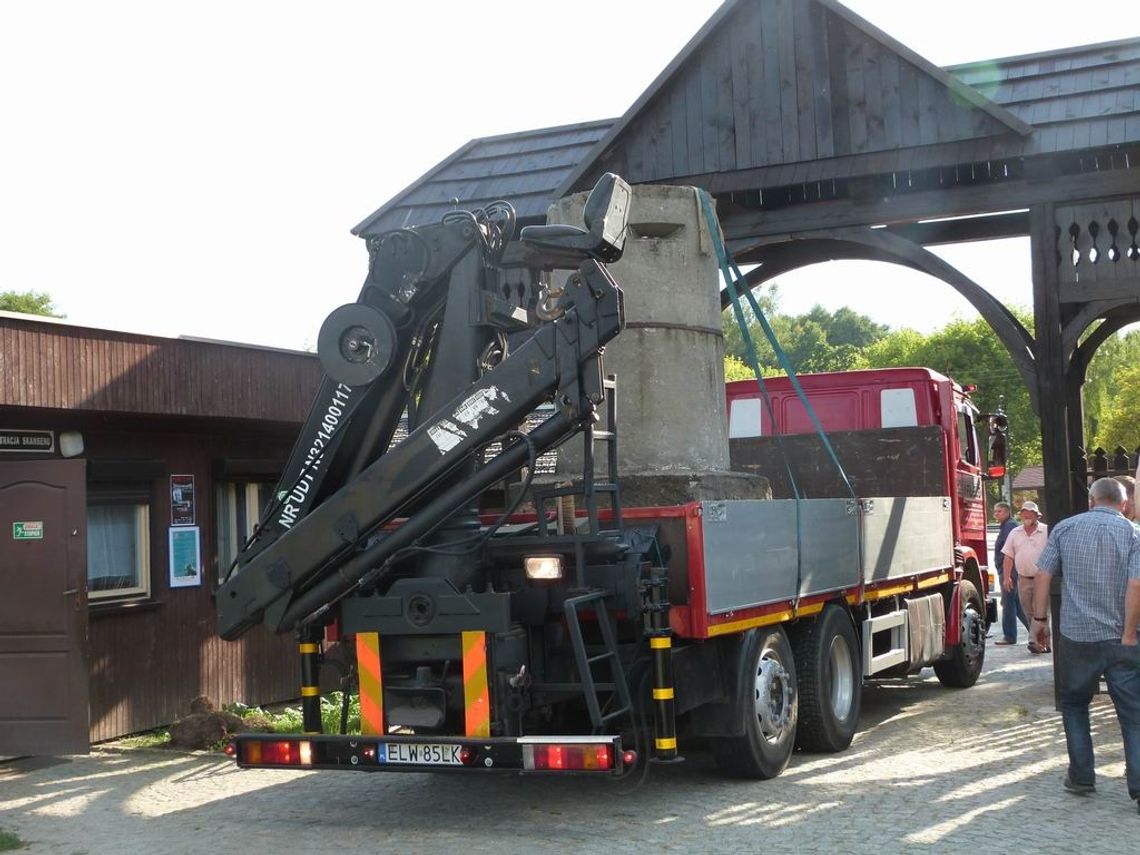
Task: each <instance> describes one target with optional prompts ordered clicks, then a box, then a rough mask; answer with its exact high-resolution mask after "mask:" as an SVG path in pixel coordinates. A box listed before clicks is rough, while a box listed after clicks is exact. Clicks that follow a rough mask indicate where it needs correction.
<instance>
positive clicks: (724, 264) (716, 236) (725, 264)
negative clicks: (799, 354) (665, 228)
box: [697, 188, 858, 499]
mask: <svg viewBox="0 0 1140 855" xmlns="http://www.w3.org/2000/svg"><path fill="white" fill-rule="evenodd" d="M697 195H698V196H699V197H700V200H701V210H702V211H703V212H704V215H705V222H706V223H707V225H708V229H709V236H710V237H711V238H712V243H713V248H714V249H715V250H716V255H717V262H718V264H719V265H720V273H721V276H722V277H723V279H724V287H725V290H726V291H727V292H728V296H729V299H731V300H732V311H733V314H734V315H735V316H736V323H737V324H738V325H739V326H740V333H741V335H742V336H743V337H744V346H745V349H746V351H747V353H748V361H749V363H751V367H752V371H753V373H754V374H755V375H756V383H757V385H758V386H759V387H760V396H761V397H762V398H763V400H764V405H765V407H766V408H767V410H768V417H769V419H770V420H771V423H772V431H773V434H774V435H775V437H776V442H777V445H778V447H779V449H780V453H781V454H782V455H783V457H784V466H785V468H786V469H787V471H788V478H789V479H790V481H791V485H792V492H793V494H794V495H795V497H796V499H799V498H800V491H799V487H798V486H797V484H796V479H795V477H794V476H793V475H792V469H791V465H790V463H789V461H788V454H787V452H786V451H785V450H784V446H783V443H782V442H781V441H780V433H779V431H778V430H777V428H776V419H775V415H774V413H773V411H772V402H771V400H770V398H769V396H768V390H767V387H766V386H765V385H764V378H763V377H762V376H761V372H760V360H759V358H758V357H757V355H756V346H755V344H754V342H753V341H752V334H751V332H750V331H749V329H748V324H747V323H746V322H745V320H744V310H743V309H742V308H741V305H740V295H739V289H738V287H737V283H738V282H744V275H743V274H742V273H741V272H740V268H739V267H737V266H736V262H735V261H733V260H732V258H731V256H730V255H729V254H728V250H727V248H726V247H725V245H724V241H723V240H722V239H721V233H720V223H719V222H718V221H717V218H716V214H715V213H714V210H713V205H712V200H711V199H710V197H709V194H708V193H707V192H705V191H704V190H702V189H700V188H697ZM734 277H735V278H734ZM743 291H744V296H745V298H746V299H747V300H748V305H749V307H750V308H751V309H752V313H753V314H754V315H755V316H756V319H757V321H759V322H760V328H761V329H762V330H764V335H765V336H767V338H768V341H769V342H770V343H771V345H772V350H773V351H775V354H776V359H777V360H778V361H779V363H780V367H781V368H783V369H784V371H785V372H787V375H788V380H790V381H791V384H792V388H793V389H795V391H796V395H797V396H798V397H799V399H800V402H801V403H802V404H803V405H804V409H805V410H806V411H807V414H808V418H810V419H811V423H812V425H813V426H814V427H815V430H816V433H817V434H819V438H820V441H821V442H822V443H823V447H824V449H826V451H827V453H828V456H829V457H831V462H832V463H834V464H835V468H836V470H837V471H838V472H839V477H840V479H842V481H843V484H844V486H845V487H846V488H847V492H848V493H850V494H851V498H852V499H856V498H858V497H857V496H856V495H855V489H854V488H853V487H852V486H851V482H850V481H849V480H848V479H847V473H846V472H845V471H844V470H843V464H841V463H840V462H839V458H838V457H837V456H836V454H835V449H834V448H833V447H832V445H831V440H830V439H828V437H827V432H826V431H825V430H824V429H823V424H822V423H821V422H820V420H819V416H817V415H816V412H815V407H813V406H812V405H811V401H809V400H808V397H807V395H806V394H804V390H803V387H802V386H801V385H800V381H799V379H797V377H796V371H795V369H794V368H793V367H792V364H791V362H790V361H789V360H788V355H787V354H786V353H784V349H783V348H782V347H780V342H779V341H778V340H777V339H776V333H775V332H774V331H773V329H772V327H771V325H770V324H769V323H768V318H767V317H766V316H765V315H764V311H763V310H762V309H761V308H760V304H759V303H758V302H757V301H756V297H755V296H753V294H752V289H751V288H744V289H743Z"/></svg>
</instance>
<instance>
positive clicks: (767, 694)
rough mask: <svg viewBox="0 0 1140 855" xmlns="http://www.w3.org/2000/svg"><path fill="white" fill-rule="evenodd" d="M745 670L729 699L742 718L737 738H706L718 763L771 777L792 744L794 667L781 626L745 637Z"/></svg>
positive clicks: (733, 770) (781, 766)
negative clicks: (741, 714)
mask: <svg viewBox="0 0 1140 855" xmlns="http://www.w3.org/2000/svg"><path fill="white" fill-rule="evenodd" d="M744 645H745V649H744V651H743V656H744V662H745V668H744V669H743V670H741V672H740V673H739V675H738V677H737V681H738V685H737V686H736V687H735V689H734V692H733V700H734V702H735V703H736V704H738V705H739V706H738V708H739V709H741V710H742V712H743V714H744V734H743V735H742V736H729V737H720V738H717V739H713V740H710V741H711V744H712V750H713V755H714V756H715V757H716V761H717V765H719V766H720V767H721V769H723V770H724V771H725V772H728V773H729V774H730V775H737V776H739V777H742V778H774V777H776V776H777V775H779V774H780V773H781V772H783V771H784V769H785V768H787V765H788V761H789V760H790V759H791V757H792V750H793V749H794V748H795V745H796V712H797V697H796V663H795V658H794V657H793V655H792V646H791V644H790V643H789V642H788V636H787V635H786V634H785V633H784V630H783V629H782V628H781V627H776V628H774V629H759V630H756V631H754V632H752V633H749V637H748V638H747V639H746V640H745V642H744Z"/></svg>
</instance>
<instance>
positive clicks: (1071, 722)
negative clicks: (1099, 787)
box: [1029, 478, 1140, 809]
mask: <svg viewBox="0 0 1140 855" xmlns="http://www.w3.org/2000/svg"><path fill="white" fill-rule="evenodd" d="M1089 501H1090V502H1091V504H1092V509H1091V510H1089V511H1087V512H1086V513H1083V514H1078V515H1077V516H1074V517H1069V518H1068V519H1066V520H1062V521H1061V522H1059V523H1057V525H1056V526H1055V527H1054V529H1053V536H1052V537H1050V538H1049V544H1048V545H1047V546H1046V547H1045V550H1044V551H1043V552H1042V553H1041V555H1040V556H1039V560H1038V562H1037V568H1038V569H1037V579H1038V585H1037V589H1036V592H1035V597H1034V599H1033V600H1032V601H1029V602H1030V603H1031V605H1032V608H1031V611H1030V614H1031V616H1032V618H1033V622H1032V624H1031V627H1032V629H1031V630H1030V632H1031V633H1032V634H1033V635H1035V636H1036V638H1037V640H1038V642H1039V643H1043V642H1044V641H1045V639H1046V638H1047V637H1048V633H1049V627H1048V623H1047V621H1046V620H1045V617H1046V615H1047V614H1048V608H1049V583H1050V581H1051V580H1052V578H1053V577H1054V576H1060V577H1061V627H1060V629H1061V642H1060V643H1061V650H1060V653H1061V655H1060V657H1059V661H1058V669H1059V670H1058V677H1059V678H1060V679H1059V681H1058V682H1059V685H1060V695H1061V716H1062V719H1063V721H1064V723H1065V742H1066V744H1067V745H1068V749H1069V773H1068V775H1066V776H1065V789H1066V790H1068V791H1069V792H1071V793H1076V794H1077V795H1088V794H1089V793H1092V792H1094V791H1095V790H1096V773H1095V768H1094V762H1093V745H1092V737H1091V735H1090V732H1089V702H1090V701H1091V700H1092V696H1093V694H1094V693H1095V692H1096V690H1097V688H1098V686H1099V684H1100V678H1101V676H1102V675H1103V677H1104V678H1105V681H1106V682H1107V683H1108V693H1109V695H1110V696H1111V697H1112V702H1113V704H1114V705H1115V706H1116V717H1117V719H1119V721H1120V732H1121V734H1122V735H1123V737H1124V761H1125V773H1126V776H1127V778H1128V795H1129V796H1130V797H1131V798H1133V799H1136V800H1137V802H1136V805H1137V808H1138V809H1140V646H1137V643H1136V626H1137V624H1138V623H1140V532H1138V531H1137V530H1136V527H1135V526H1133V525H1132V524H1131V523H1130V522H1129V521H1128V520H1126V519H1125V518H1124V516H1123V514H1122V513H1121V510H1122V508H1123V507H1124V501H1125V496H1124V488H1123V487H1122V485H1121V484H1120V483H1119V482H1117V481H1116V480H1114V479H1112V478H1100V479H1099V480H1097V481H1095V482H1094V483H1093V485H1092V487H1091V488H1089Z"/></svg>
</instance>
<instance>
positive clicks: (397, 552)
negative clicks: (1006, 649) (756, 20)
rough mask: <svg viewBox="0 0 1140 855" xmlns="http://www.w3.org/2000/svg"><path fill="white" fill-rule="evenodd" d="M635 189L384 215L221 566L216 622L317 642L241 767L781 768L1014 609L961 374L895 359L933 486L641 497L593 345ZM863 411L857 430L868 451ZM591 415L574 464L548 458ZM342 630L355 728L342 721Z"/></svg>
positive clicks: (617, 771)
mask: <svg viewBox="0 0 1140 855" xmlns="http://www.w3.org/2000/svg"><path fill="white" fill-rule="evenodd" d="M631 194H632V191H631V188H630V187H629V186H628V185H627V184H626V183H625V182H624V181H622V180H621V179H620V178H619V177H617V176H614V175H612V174H607V175H605V176H604V177H603V178H602V179H601V180H599V182H598V184H597V185H596V186H595V188H594V189H593V191H592V192H591V193H590V194H589V197H588V199H587V200H586V202H585V206H584V208H583V214H582V220H583V224H582V226H581V227H578V226H571V225H546V226H528V227H526V228H523V229H522V230H521V232H520V234H519V236H518V237H519V242H518V243H512V239H513V237H514V231H515V216H514V212H513V209H512V208H511V206H510V205H509V204H507V203H505V202H496V203H494V204H492V205H489V206H488V207H486V208H485V209H482V210H477V211H455V212H452V213H450V214H448V215H446V216H445V217H443V219H442V220H441V221H440V222H438V223H435V224H432V225H426V226H418V227H414V228H409V229H401V230H398V231H394V232H389V233H386V234H383V235H379V236H376V237H373V238H370V239H369V240H368V254H369V266H368V274H367V277H366V279H365V282H364V285H363V287H362V289H361V291H360V295H359V297H358V298H357V300H356V301H355V302H354V303H351V304H348V305H345V306H341V307H340V308H338V309H336V310H335V311H333V312H332V313H331V314H330V315H329V317H328V319H327V320H326V321H325V322H324V324H323V326H322V327H321V330H320V334H319V337H318V355H319V357H320V360H321V363H322V366H323V368H324V371H325V377H324V379H323V381H322V383H321V385H320V388H319V390H318V392H317V395H316V399H315V401H314V404H313V407H312V410H311V412H310V414H309V416H308V418H307V420H306V421H305V423H304V425H303V427H302V429H301V431H300V434H299V437H298V439H297V442H296V444H295V446H294V449H293V451H292V452H291V454H290V457H289V460H288V462H287V464H286V468H285V470H284V472H283V475H282V477H281V480H280V482H279V484H278V485H277V488H276V490H275V493H274V498H273V499H272V500H271V501H270V503H269V505H268V506H267V507H266V508H265V509H264V510H263V513H262V515H261V523H260V524H259V526H258V527H257V529H256V531H255V532H254V534H253V535H252V537H251V538H250V540H249V542H248V543H247V544H246V545H245V547H244V548H243V549H242V551H241V552H240V553H239V555H238V557H237V559H236V560H235V563H234V566H233V567H231V570H230V573H229V574H228V575H227V577H226V579H225V580H224V582H223V584H222V585H221V586H220V588H219V590H218V591H217V597H216V602H217V614H218V631H219V633H220V634H221V636H222V637H223V638H226V639H231V640H232V639H236V638H238V637H239V636H241V635H242V634H244V633H246V632H248V631H250V630H251V629H253V628H254V627H256V626H257V625H258V624H263V625H264V626H265V627H266V628H267V629H268V630H269V631H272V632H276V633H294V634H295V635H296V637H297V641H298V652H299V656H300V661H301V686H300V694H301V699H302V714H303V722H304V731H305V732H304V733H299V734H292V735H277V734H240V735H238V736H237V737H235V739H234V741H233V742H232V743H231V745H230V746H229V748H228V752H229V753H231V754H232V755H233V756H234V757H235V758H236V760H237V762H238V764H239V765H240V766H242V767H305V768H313V769H341V770H364V771H408V770H420V771H423V770H438V771H454V772H469V773H475V772H488V771H502V770H507V771H514V772H522V773H540V774H555V773H581V774H594V775H601V776H612V777H621V776H623V775H625V774H628V773H629V772H630V771H631V770H632V769H633V768H635V767H636V766H637V765H638V764H639V763H640V762H643V761H654V762H658V763H665V764H667V763H673V762H678V761H679V760H680V759H681V756H680V754H679V750H678V726H679V725H680V727H681V728H682V738H684V736H687V735H692V736H694V737H703V738H705V739H707V742H708V744H709V745H710V746H711V747H712V749H713V752H714V754H715V756H716V758H717V760H718V762H719V763H720V765H721V766H722V767H723V768H724V769H725V770H726V771H728V772H730V773H733V774H738V775H744V776H749V777H761V778H765V777H772V776H774V775H777V774H779V773H780V772H781V771H782V770H783V769H784V768H785V766H786V765H787V763H788V762H789V759H790V757H791V754H792V751H793V749H794V747H795V746H796V745H797V744H798V745H800V746H802V747H805V748H810V749H816V750H827V751H837V750H842V749H843V748H845V747H846V746H847V745H848V744H849V743H850V741H851V739H852V737H853V735H854V733H855V730H856V728H857V724H858V717H859V707H860V697H861V688H862V683H863V681H864V679H870V678H873V677H874V676H884V675H897V674H906V673H916V672H917V671H919V670H921V668H922V667H924V666H926V665H934V666H935V667H936V670H937V673H938V675H939V677H940V679H942V680H943V682H944V683H947V684H948V685H953V686H968V685H971V684H972V683H973V682H974V681H975V680H976V679H977V676H978V674H979V673H980V670H981V667H982V662H983V660H984V652H985V629H986V624H987V620H992V618H993V615H992V612H991V613H990V614H988V615H987V608H986V604H985V597H986V593H987V587H986V577H985V575H984V574H983V573H982V572H981V560H984V559H979V555H978V549H977V546H976V544H974V543H973V541H972V540H967V541H963V538H962V537H961V532H962V531H963V530H964V529H963V526H965V525H966V523H967V517H970V519H971V520H972V516H970V515H971V514H972V515H976V511H977V508H976V507H975V505H976V504H977V503H976V502H974V499H976V498H977V496H974V495H973V494H971V496H970V500H971V503H972V504H970V505H969V507H970V508H971V509H972V510H971V511H970V512H969V514H967V513H966V511H964V510H962V509H963V508H965V507H966V506H965V505H962V503H961V502H959V501H957V497H958V496H959V493H960V492H962V491H967V492H968V491H969V490H970V489H972V486H971V485H973V484H974V481H975V480H976V481H977V483H978V484H979V485H980V480H981V478H982V477H983V476H982V474H981V470H980V469H979V468H978V461H977V460H976V455H975V459H974V460H973V461H972V462H971V461H968V460H967V461H964V462H963V456H964V455H967V456H968V454H969V453H970V449H976V437H975V438H974V439H973V440H970V441H967V440H968V437H967V436H966V433H965V432H966V431H967V430H970V431H972V427H971V428H967V427H966V425H967V421H964V420H963V418H960V417H959V416H960V415H964V416H969V415H971V414H973V415H974V416H976V415H977V414H976V410H973V409H972V405H971V404H970V403H969V400H968V396H967V395H966V394H965V393H964V392H963V391H962V390H961V389H960V388H959V387H957V386H956V384H953V382H952V381H950V380H949V379H948V378H943V377H940V376H939V375H935V374H933V373H932V372H928V374H926V375H921V376H907V377H904V378H902V380H903V381H906V382H902V383H901V386H900V384H899V383H896V384H895V386H896V387H898V388H895V389H894V392H893V393H892V396H891V398H890V400H891V401H892V402H893V403H892V406H895V407H896V409H897V405H898V402H899V400H900V398H899V394H901V393H900V392H899V388H903V387H905V388H906V389H909V390H910V392H908V393H907V394H911V395H913V396H914V397H913V399H912V400H914V401H917V404H916V405H915V406H914V407H912V410H913V415H914V419H913V420H912V422H910V423H908V424H909V426H906V425H903V426H902V427H898V426H895V430H896V433H895V434H894V435H893V436H892V437H891V441H892V442H893V443H894V444H893V445H892V446H891V449H892V451H891V453H892V454H895V455H896V458H897V452H898V441H900V440H902V441H904V442H906V443H910V446H909V447H911V448H912V449H913V450H915V453H918V454H922V455H926V458H925V459H926V464H924V471H928V470H931V467H932V466H933V467H934V468H936V469H937V472H938V473H940V474H939V475H937V476H930V475H929V474H928V475H927V477H926V478H925V480H924V482H923V487H922V489H921V490H919V491H918V493H915V492H914V491H912V492H911V493H910V494H907V492H906V490H905V489H895V490H894V492H893V493H892V494H891V495H890V496H886V497H884V495H883V494H882V493H877V494H872V497H871V498H868V499H862V498H860V499H855V500H853V499H851V498H843V497H839V496H836V495H832V494H829V493H827V491H826V490H823V494H822V495H821V496H820V497H817V498H805V497H799V496H797V497H795V498H787V499H785V498H780V497H777V498H775V499H771V500H765V501H753V500H724V501H699V502H685V503H682V504H678V505H672V506H666V507H651V508H643V507H635V508H624V507H623V504H622V499H621V476H620V472H619V471H618V462H619V461H618V455H617V434H618V428H619V424H618V419H617V418H616V409H615V405H614V400H615V389H616V381H615V379H614V378H613V377H612V376H607V375H606V374H605V372H604V370H603V365H602V354H603V350H604V349H605V346H606V344H607V343H609V342H610V341H612V340H613V339H614V338H615V337H616V336H618V335H619V334H620V333H621V332H622V329H623V325H624V318H623V295H622V290H621V288H620V287H619V285H618V283H617V282H615V280H614V277H613V276H612V275H611V273H610V271H609V270H608V269H607V265H609V264H613V263H614V262H617V261H618V260H619V259H620V258H621V256H622V252H623V247H624V245H625V242H626V238H627V232H628V228H627V226H628V223H627V219H628V214H629V209H630V204H631ZM520 244H521V248H520ZM843 382H844V381H843V380H842V379H839V380H837V381H835V383H838V384H839V385H842V384H843ZM860 382H861V383H862V384H863V385H864V386H865V385H867V384H868V382H870V381H869V380H868V378H865V377H864V378H861V380H860ZM884 383H886V384H887V385H890V384H889V382H888V381H887V380H884ZM817 385H818V384H817ZM832 385H834V383H833V384H832ZM871 385H872V386H873V385H874V383H871ZM880 385H881V384H880ZM826 386H827V384H826V383H824V384H823V387H826ZM823 387H821V388H823ZM730 397H731V399H732V400H733V402H734V407H741V408H743V407H745V405H746V404H748V401H747V400H745V399H746V398H747V397H748V396H747V395H745V394H743V393H741V392H740V391H739V390H737V391H736V392H735V393H733V395H731V396H730ZM734 412H735V413H736V415H734V417H733V418H734V419H738V418H739V417H740V414H741V413H745V414H746V415H747V414H750V413H753V412H756V413H758V412H759V410H755V411H753V410H751V409H748V410H747V412H746V411H745V410H744V409H740V410H739V411H734ZM536 414H538V415H536ZM402 419H403V420H405V421H406V424H407V435H406V437H403V438H401V439H397V438H396V435H397V428H398V426H399V425H400V424H401V420H402ZM873 421H874V420H873V419H872V420H861V421H859V422H858V423H857V424H852V425H847V427H852V428H855V429H856V430H854V431H853V433H856V434H859V436H857V437H855V438H854V439H853V440H852V441H853V442H857V444H858V447H859V452H858V453H857V454H856V455H855V456H856V457H858V458H860V459H862V460H865V461H868V464H867V465H868V466H870V467H871V468H874V466H875V463H876V461H878V462H879V463H880V464H881V463H882V460H884V459H885V458H883V457H882V456H881V455H879V456H876V453H875V452H874V450H873V449H874V448H875V447H876V446H875V443H876V441H877V440H876V437H877V436H880V435H882V434H883V433H885V430H884V425H882V424H873V423H872V422H873ZM759 425H760V423H759V421H757V423H756V426H757V428H759ZM840 427H843V425H840ZM898 430H902V431H903V432H902V433H898V432H897V431H898ZM908 431H909V432H908ZM960 431H961V432H962V433H961V434H959V432H960ZM760 432H761V431H759V430H756V431H751V432H749V431H745V433H744V436H745V437H746V438H745V439H743V440H742V441H743V442H746V443H752V444H753V446H750V447H749V449H746V450H745V451H746V453H745V454H744V457H745V458H746V461H747V465H751V466H753V467H755V466H756V465H765V466H766V465H770V462H771V461H770V457H771V453H772V451H771V449H770V448H767V447H761V446H764V443H765V441H766V440H767V439H768V437H764V436H760V437H758V436H756V435H755V434H757V433H760ZM765 433H767V431H765ZM573 438H579V439H580V440H581V442H582V447H583V452H582V455H581V460H582V471H581V472H580V473H579V474H578V476H577V477H576V478H574V479H572V481H570V482H564V481H553V482H549V483H547V482H543V483H540V482H539V481H537V480H535V479H534V473H535V466H536V462H537V461H538V459H539V457H540V456H541V455H543V454H544V453H546V452H548V451H550V450H551V449H555V448H557V447H559V446H560V445H562V444H563V443H566V442H568V441H570V440H571V439H573ZM734 441H735V440H734ZM971 442H972V443H973V445H971ZM757 443H759V445H756V444H757ZM599 444H601V445H604V446H605V447H606V451H605V454H604V460H603V461H602V462H604V464H605V466H604V467H598V466H596V464H597V463H598V462H599V461H598V455H597V454H596V447H597V446H598V445H599ZM869 450H870V451H869ZM734 455H735V452H734ZM765 455H768V457H765ZM757 461H760V463H759V464H758V463H757ZM971 466H972V467H973V468H971ZM596 468H597V469H598V470H599V471H595V469H596ZM963 473H965V474H963ZM964 478H965V480H964ZM970 479H974V480H970ZM855 480H856V483H857V482H858V473H856V478H855ZM905 480H906V479H904V478H895V479H894V482H893V483H892V485H891V486H900V484H901V482H902V481H905ZM864 481H865V483H867V484H871V480H869V478H865V479H864ZM966 481H969V483H968V484H966ZM963 484H965V486H962V485H963ZM875 486H876V487H878V486H881V482H876V484H875ZM492 493H494V494H495V495H498V496H501V498H500V499H499V500H498V506H497V507H496V508H495V510H494V511H491V510H490V508H489V502H488V501H487V498H488V496H490V495H492ZM982 513H983V514H984V507H983V509H982ZM803 519H810V521H811V525H812V528H813V530H814V531H816V532H818V533H820V536H819V537H817V538H814V539H810V538H809V539H805V538H804V537H803V536H802V532H801V528H802V527H801V525H800V520H803ZM983 519H984V517H983ZM973 522H976V520H972V522H971V523H970V524H971V525H972V524H973ZM981 554H982V556H984V554H985V552H984V548H983V549H982V550H981ZM332 638H335V639H337V640H339V642H340V647H341V648H342V649H343V650H345V651H346V652H347V653H348V658H349V659H350V660H351V667H352V669H353V672H354V673H355V676H356V685H357V686H358V691H359V697H360V707H361V733H359V734H356V733H353V734H348V733H340V734H326V733H322V732H321V717H320V692H321V690H320V687H319V685H320V681H319V670H320V668H321V666H322V663H323V662H324V660H325V652H326V651H325V644H326V643H328V640H329V639H332Z"/></svg>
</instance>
